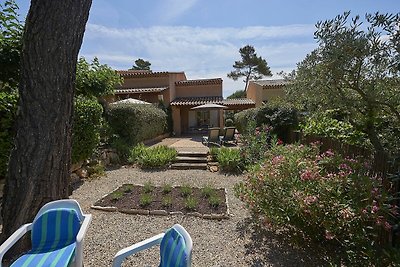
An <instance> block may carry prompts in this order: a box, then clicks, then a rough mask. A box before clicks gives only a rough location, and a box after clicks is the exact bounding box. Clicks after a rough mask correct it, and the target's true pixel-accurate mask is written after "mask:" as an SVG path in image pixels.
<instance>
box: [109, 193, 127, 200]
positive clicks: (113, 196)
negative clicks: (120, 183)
mask: <svg viewBox="0 0 400 267" xmlns="http://www.w3.org/2000/svg"><path fill="white" fill-rule="evenodd" d="M123 195H124V193H123V192H121V191H115V192H112V193H111V200H113V201H117V200H119V199H121V197H122V196H123Z"/></svg>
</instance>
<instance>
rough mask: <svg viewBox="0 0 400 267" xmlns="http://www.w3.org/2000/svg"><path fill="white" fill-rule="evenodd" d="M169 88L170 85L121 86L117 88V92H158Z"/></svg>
mask: <svg viewBox="0 0 400 267" xmlns="http://www.w3.org/2000/svg"><path fill="white" fill-rule="evenodd" d="M166 89H168V87H153V88H121V89H117V90H115V94H116V95H118V94H140V93H158V92H162V91H164V90H166Z"/></svg>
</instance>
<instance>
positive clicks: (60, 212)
mask: <svg viewBox="0 0 400 267" xmlns="http://www.w3.org/2000/svg"><path fill="white" fill-rule="evenodd" d="M91 216H92V215H90V214H83V213H82V210H81V208H80V206H79V204H78V202H77V201H76V200H73V199H62V200H56V201H53V202H49V203H47V204H45V205H44V206H43V207H42V208H41V209H40V210H39V212H38V214H37V215H36V217H35V219H34V220H33V222H32V223H27V224H24V225H23V226H21V227H20V228H19V229H18V230H17V231H15V232H14V233H13V234H12V235H11V236H10V237H9V238H8V239H7V240H6V241H5V242H4V243H3V244H2V245H1V246H0V266H1V262H2V260H3V256H4V254H5V253H6V252H7V251H8V250H9V249H10V248H11V247H12V246H13V245H14V244H15V243H16V242H17V241H18V240H19V239H20V238H21V237H23V236H24V235H25V234H26V233H27V232H28V231H32V233H31V241H32V247H31V250H29V251H28V252H27V253H25V254H24V255H22V256H21V257H19V258H18V259H17V260H16V261H14V262H13V263H12V264H11V266H12V267H16V266H24V267H27V266H79V267H80V266H82V265H83V238H84V236H85V234H86V231H87V228H88V226H89V223H90V220H91Z"/></svg>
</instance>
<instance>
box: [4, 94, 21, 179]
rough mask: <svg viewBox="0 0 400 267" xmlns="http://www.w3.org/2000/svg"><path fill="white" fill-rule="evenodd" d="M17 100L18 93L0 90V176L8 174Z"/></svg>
mask: <svg viewBox="0 0 400 267" xmlns="http://www.w3.org/2000/svg"><path fill="white" fill-rule="evenodd" d="M17 101H18V94H17V93H6V92H0V177H5V176H6V174H7V166H8V160H9V157H10V152H11V149H12V146H13V138H14V122H15V119H16V113H17Z"/></svg>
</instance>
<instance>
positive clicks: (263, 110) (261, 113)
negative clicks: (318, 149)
mask: <svg viewBox="0 0 400 267" xmlns="http://www.w3.org/2000/svg"><path fill="white" fill-rule="evenodd" d="M249 121H254V122H255V126H256V127H261V126H262V125H267V126H269V127H270V131H271V133H272V134H273V135H277V136H278V138H279V139H281V140H282V141H285V142H287V141H288V140H289V136H288V134H289V132H290V129H295V128H297V126H298V114H297V110H296V109H294V108H290V107H271V106H268V105H267V106H262V107H259V108H252V109H247V110H243V111H241V112H238V113H236V114H235V126H236V128H237V129H238V131H239V132H240V133H244V132H245V131H246V129H247V128H248V127H247V126H248V123H249Z"/></svg>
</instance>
